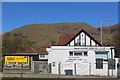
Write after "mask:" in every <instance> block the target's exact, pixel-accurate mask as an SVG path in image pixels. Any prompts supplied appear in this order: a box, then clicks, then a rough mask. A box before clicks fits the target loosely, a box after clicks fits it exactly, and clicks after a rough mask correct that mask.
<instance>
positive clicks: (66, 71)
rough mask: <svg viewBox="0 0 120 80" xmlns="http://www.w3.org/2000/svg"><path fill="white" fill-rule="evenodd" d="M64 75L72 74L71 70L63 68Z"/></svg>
mask: <svg viewBox="0 0 120 80" xmlns="http://www.w3.org/2000/svg"><path fill="white" fill-rule="evenodd" d="M65 75H73V70H65Z"/></svg>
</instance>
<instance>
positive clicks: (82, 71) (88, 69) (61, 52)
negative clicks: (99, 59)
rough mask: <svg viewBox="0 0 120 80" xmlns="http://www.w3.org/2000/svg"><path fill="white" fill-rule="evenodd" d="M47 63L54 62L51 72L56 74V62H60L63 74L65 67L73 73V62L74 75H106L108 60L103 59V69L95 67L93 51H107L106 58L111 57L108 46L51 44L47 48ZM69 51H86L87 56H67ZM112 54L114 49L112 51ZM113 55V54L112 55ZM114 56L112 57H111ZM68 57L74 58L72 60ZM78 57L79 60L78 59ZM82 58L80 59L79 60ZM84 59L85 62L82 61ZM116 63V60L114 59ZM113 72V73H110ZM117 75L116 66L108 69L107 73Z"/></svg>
mask: <svg viewBox="0 0 120 80" xmlns="http://www.w3.org/2000/svg"><path fill="white" fill-rule="evenodd" d="M47 51H48V52H49V54H48V63H53V62H55V66H52V74H58V73H59V72H58V64H59V63H60V62H61V66H60V67H61V74H65V71H64V70H66V69H72V70H73V75H74V74H75V73H74V72H75V70H74V64H75V63H76V75H106V76H107V75H108V65H107V64H108V62H106V61H103V69H96V64H95V63H96V55H95V51H108V58H111V50H110V47H80V46H78V47H76V46H52V47H51V48H47ZM69 51H83V52H84V51H88V56H73V57H71V56H69ZM113 54H114V51H113ZM113 56H114V55H113ZM113 58H114V57H113ZM68 59H76V60H73V62H72V61H71V62H66V61H70V60H68ZM78 59H79V60H78ZM80 59H82V60H80ZM84 60H86V62H85V63H84ZM116 65H117V61H116ZM112 72H113V73H112ZM112 74H113V75H114V76H116V75H117V66H116V69H115V70H109V75H112Z"/></svg>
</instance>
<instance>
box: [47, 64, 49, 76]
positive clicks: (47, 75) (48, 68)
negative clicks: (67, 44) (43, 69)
mask: <svg viewBox="0 0 120 80" xmlns="http://www.w3.org/2000/svg"><path fill="white" fill-rule="evenodd" d="M47 77H48V78H49V64H48V66H47Z"/></svg>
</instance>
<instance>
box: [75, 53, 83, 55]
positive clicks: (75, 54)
mask: <svg viewBox="0 0 120 80" xmlns="http://www.w3.org/2000/svg"><path fill="white" fill-rule="evenodd" d="M74 56H82V53H74Z"/></svg>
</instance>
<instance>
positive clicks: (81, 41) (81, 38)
mask: <svg viewBox="0 0 120 80" xmlns="http://www.w3.org/2000/svg"><path fill="white" fill-rule="evenodd" d="M65 46H101V44H100V43H98V42H97V41H96V40H95V39H94V38H93V37H92V36H91V35H89V34H88V33H87V32H86V31H84V30H83V29H82V30H81V31H80V32H79V33H78V34H76V35H75V36H74V37H73V38H72V39H71V40H70V41H69V42H67V44H65Z"/></svg>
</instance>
